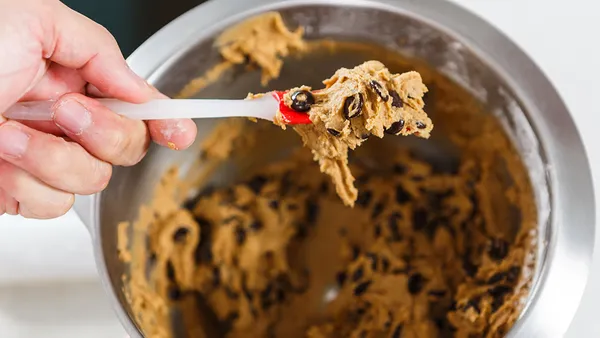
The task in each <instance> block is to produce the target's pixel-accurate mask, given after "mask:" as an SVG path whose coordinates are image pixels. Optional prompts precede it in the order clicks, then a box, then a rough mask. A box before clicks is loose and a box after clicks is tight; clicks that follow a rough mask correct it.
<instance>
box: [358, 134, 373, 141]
mask: <svg viewBox="0 0 600 338" xmlns="http://www.w3.org/2000/svg"><path fill="white" fill-rule="evenodd" d="M370 136H371V135H370V134H362V135H360V139H361V140H363V141H364V140H368V139H369V137H370Z"/></svg>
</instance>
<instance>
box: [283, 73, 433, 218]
mask: <svg viewBox="0 0 600 338" xmlns="http://www.w3.org/2000/svg"><path fill="white" fill-rule="evenodd" d="M323 83H324V84H325V88H324V89H321V90H315V91H312V88H310V87H307V86H302V87H299V88H294V89H291V90H290V91H289V92H288V93H287V94H286V95H285V96H284V102H285V104H286V105H287V106H288V107H290V108H291V109H293V110H299V111H302V110H308V111H307V113H308V114H309V116H310V120H311V121H312V122H313V123H312V124H310V125H295V126H294V130H296V132H297V133H298V134H300V136H301V137H302V140H303V141H304V145H305V146H307V147H308V148H310V149H311V150H312V152H313V155H314V159H315V161H318V162H319V165H320V168H321V171H322V172H324V173H326V174H327V175H329V176H331V178H332V180H333V182H334V184H335V187H336V191H337V193H338V195H339V196H340V198H341V199H342V201H343V202H344V204H346V205H348V206H352V207H353V206H354V202H355V201H356V198H357V196H358V191H357V189H356V187H355V186H354V176H353V175H352V173H351V172H350V169H349V168H348V150H349V149H355V148H356V147H358V146H360V145H361V144H362V143H363V142H364V141H365V140H367V139H368V138H369V137H370V136H371V135H373V136H376V137H379V138H382V137H383V136H384V134H385V133H387V134H392V135H404V136H407V135H412V134H414V135H416V136H419V137H422V138H429V135H430V132H431V130H432V129H433V123H432V122H431V120H430V119H429V117H428V116H427V114H426V113H425V112H424V111H423V107H424V105H425V104H424V103H423V95H424V94H425V93H426V92H427V87H426V86H425V85H424V84H423V81H422V79H421V75H419V73H417V72H408V73H404V74H392V73H390V71H389V70H388V69H387V68H386V67H385V66H384V65H383V64H382V63H381V62H379V61H368V62H365V63H363V64H362V65H359V66H357V67H355V68H353V69H347V68H341V69H339V70H338V71H337V72H336V73H335V74H334V75H333V76H332V77H331V78H329V79H327V80H325V81H323ZM275 123H276V124H278V125H280V126H281V127H282V128H284V129H285V127H286V125H285V124H284V123H283V120H282V116H281V112H278V114H277V116H276V119H275Z"/></svg>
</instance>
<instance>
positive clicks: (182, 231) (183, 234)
mask: <svg viewBox="0 0 600 338" xmlns="http://www.w3.org/2000/svg"><path fill="white" fill-rule="evenodd" d="M189 233H190V230H189V229H188V228H186V227H184V226H182V227H180V228H178V229H177V230H176V231H175V233H174V234H173V241H175V242H177V243H183V242H185V239H186V238H187V235H188V234H189Z"/></svg>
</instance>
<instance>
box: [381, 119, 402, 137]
mask: <svg viewBox="0 0 600 338" xmlns="http://www.w3.org/2000/svg"><path fill="white" fill-rule="evenodd" d="M402 128H404V120H400V121H397V122H394V123H392V125H391V126H390V127H389V128H388V129H386V130H385V133H386V134H389V135H398V134H400V132H401V131H402Z"/></svg>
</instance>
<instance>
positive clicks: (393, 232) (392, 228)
mask: <svg viewBox="0 0 600 338" xmlns="http://www.w3.org/2000/svg"><path fill="white" fill-rule="evenodd" d="M401 219H402V215H401V214H399V213H397V212H394V213H393V214H391V215H390V217H389V218H388V230H389V232H390V236H391V240H392V241H393V242H399V241H401V240H402V235H401V234H400V227H399V225H398V222H399V221H400V220H401Z"/></svg>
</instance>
